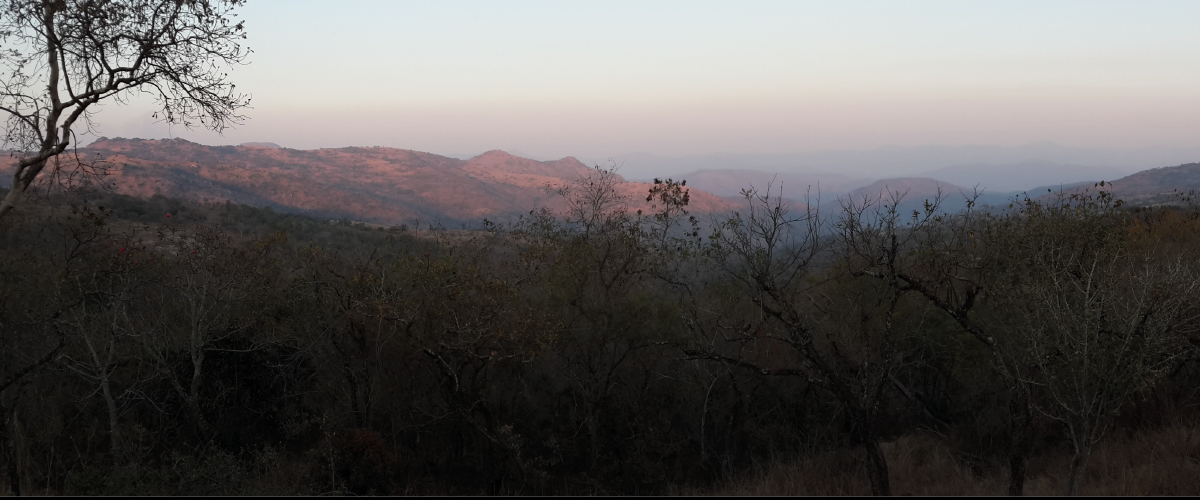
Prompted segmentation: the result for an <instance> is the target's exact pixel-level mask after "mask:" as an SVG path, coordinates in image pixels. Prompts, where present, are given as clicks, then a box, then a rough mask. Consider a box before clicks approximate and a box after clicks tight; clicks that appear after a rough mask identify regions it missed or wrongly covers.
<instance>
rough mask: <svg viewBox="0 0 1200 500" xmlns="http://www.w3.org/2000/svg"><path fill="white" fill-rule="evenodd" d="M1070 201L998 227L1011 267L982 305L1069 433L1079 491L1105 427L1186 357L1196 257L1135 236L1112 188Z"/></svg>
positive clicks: (1071, 490) (1042, 406) (1006, 265)
mask: <svg viewBox="0 0 1200 500" xmlns="http://www.w3.org/2000/svg"><path fill="white" fill-rule="evenodd" d="M1064 201H1065V203H1059V204H1045V205H1044V204H1042V203H1039V202H1037V201H1032V200H1027V201H1026V203H1025V206H1024V207H1023V209H1022V211H1021V212H1020V213H1019V214H1015V215H1013V216H1010V217H1008V218H1006V219H1005V220H1002V221H999V223H997V224H995V225H994V226H993V227H992V228H991V231H989V234H988V235H987V236H988V237H989V239H991V240H992V244H993V245H998V246H1002V248H1003V251H1002V252H999V253H998V255H1000V256H1004V260H1005V262H1003V263H1002V264H1003V265H1002V266H1000V267H1002V268H1003V269H1006V270H1008V271H1007V273H1006V274H1007V276H1006V278H1007V279H1003V280H993V284H992V287H991V290H990V293H989V294H988V295H987V296H985V297H984V300H985V301H986V302H990V305H991V307H992V309H993V310H994V311H995V314H996V315H997V316H998V317H997V318H996V319H993V323H995V324H998V325H1003V327H1004V328H1005V329H1006V330H1008V332H1009V337H1010V338H1009V339H1008V343H1010V344H1012V347H1011V348H1010V351H1011V356H1012V358H1013V359H1014V361H1015V362H1014V363H1013V366H1014V367H1016V369H1017V370H1018V371H1019V373H1020V376H1021V377H1022V378H1023V379H1025V380H1028V381H1029V384H1030V385H1032V386H1033V387H1035V388H1036V389H1037V390H1036V395H1037V396H1038V397H1037V398H1035V399H1034V400H1033V405H1034V408H1036V409H1037V410H1038V412H1039V413H1041V414H1044V415H1046V416H1047V417H1049V418H1051V419H1053V420H1056V421H1058V422H1061V423H1062V424H1063V425H1064V426H1065V427H1066V430H1067V436H1068V438H1069V440H1070V444H1071V447H1072V452H1073V457H1072V460H1071V466H1070V471H1069V473H1068V477H1067V488H1066V494H1068V495H1074V494H1076V493H1077V491H1078V485H1079V481H1080V479H1081V478H1082V476H1083V472H1084V470H1085V469H1086V467H1087V462H1088V458H1089V457H1090V455H1091V451H1092V447H1093V445H1094V444H1095V443H1096V442H1098V441H1099V440H1100V439H1101V438H1103V437H1104V434H1105V432H1106V430H1107V428H1108V421H1109V419H1110V418H1111V417H1112V416H1114V415H1116V414H1117V412H1118V411H1119V410H1120V408H1121V405H1123V404H1124V403H1125V402H1126V401H1128V400H1129V399H1130V398H1131V397H1132V396H1133V395H1134V394H1136V393H1137V392H1138V391H1140V390H1142V389H1145V388H1147V387H1150V386H1152V385H1153V384H1154V383H1155V382H1157V381H1158V380H1159V379H1160V378H1162V377H1164V376H1165V375H1166V374H1167V373H1169V371H1170V370H1171V369H1172V368H1173V367H1174V365H1175V364H1176V362H1177V361H1178V360H1179V359H1181V358H1182V357H1183V356H1185V355H1186V354H1187V352H1188V343H1187V337H1188V336H1189V334H1191V333H1193V332H1194V331H1195V325H1196V321H1197V318H1196V316H1195V309H1194V306H1193V305H1192V301H1193V300H1194V299H1193V297H1195V294H1196V290H1197V282H1196V277H1195V274H1194V268H1193V264H1192V263H1191V261H1190V259H1187V258H1185V256H1184V255H1181V254H1180V253H1178V252H1175V251H1172V250H1171V249H1168V248H1160V247H1162V245H1160V244H1158V243H1156V242H1153V241H1147V242H1137V241H1135V240H1134V239H1133V238H1131V237H1130V231H1129V230H1128V229H1127V227H1128V224H1127V223H1126V220H1125V218H1124V214H1123V213H1122V212H1119V211H1117V210H1116V208H1117V207H1118V206H1119V202H1115V203H1114V201H1113V199H1112V194H1111V193H1110V192H1103V191H1102V192H1100V193H1098V194H1097V195H1096V196H1095V197H1091V196H1080V195H1072V196H1071V197H1070V198H1069V199H1067V200H1064ZM1072 202H1073V203H1072Z"/></svg>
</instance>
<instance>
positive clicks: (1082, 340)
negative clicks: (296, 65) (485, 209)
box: [0, 171, 1200, 494]
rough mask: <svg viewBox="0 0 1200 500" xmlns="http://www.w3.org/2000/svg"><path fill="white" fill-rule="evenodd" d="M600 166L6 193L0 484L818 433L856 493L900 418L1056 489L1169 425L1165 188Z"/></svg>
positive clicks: (335, 486) (632, 471)
mask: <svg viewBox="0 0 1200 500" xmlns="http://www.w3.org/2000/svg"><path fill="white" fill-rule="evenodd" d="M614 182H617V178H615V177H614V176H613V175H612V174H611V172H604V171H597V172H596V173H595V175H594V176H593V177H592V178H590V179H585V180H582V181H581V182H579V183H578V184H576V185H574V186H569V187H567V188H564V189H561V190H560V192H559V194H560V195H561V196H562V197H563V198H564V201H565V202H566V203H565V206H567V207H568V210H567V211H566V212H564V213H558V214H555V213H550V212H548V211H544V210H543V211H534V212H531V213H530V214H529V216H527V217H525V218H524V219H522V220H521V221H520V222H518V223H516V224H513V225H511V226H503V227H501V226H498V225H495V224H488V225H487V227H488V230H486V231H476V232H468V231H447V230H432V229H431V230H417V229H412V230H410V229H409V228H406V227H394V228H378V227H367V226H365V225H361V224H354V223H350V222H347V221H329V220H316V219H311V218H306V217H303V216H297V215H289V214H283V213H278V212H274V211H271V210H269V209H258V208H253V207H247V206H240V205H233V204H228V203H224V204H210V205H205V204H197V203H190V202H184V201H181V200H174V199H167V198H162V197H155V198H150V199H137V198H131V197H126V196H120V195H112V194H105V193H67V194H63V195H55V196H51V197H46V198H43V199H42V201H40V202H38V203H31V204H29V205H28V206H27V207H23V208H22V209H21V211H20V212H19V213H17V214H15V216H13V217H9V218H6V219H5V220H4V221H3V225H2V226H0V245H2V248H0V259H2V264H0V367H2V368H0V380H2V382H3V385H2V386H0V411H2V413H3V426H2V428H0V432H2V433H3V434H2V435H0V443H2V444H3V448H2V449H0V455H2V456H0V463H3V464H4V469H3V476H4V477H5V481H4V482H3V484H4V486H2V487H0V491H9V492H13V493H17V492H21V493H47V494H55V493H84V494H139V493H146V494H149V493H158V494H209V493H221V494H232V493H253V494H266V493H308V494H323V493H339V492H341V493H352V494H389V493H390V494H406V493H407V494H439V493H459V494H478V493H485V494H515V493H553V494H595V493H624V494H634V493H666V492H678V491H681V490H680V488H684V489H685V490H684V491H699V490H695V488H708V487H711V486H712V485H714V484H717V483H725V482H727V481H730V480H732V479H735V478H741V477H743V473H745V472H748V471H753V470H762V469H763V467H762V466H761V464H763V463H776V464H781V463H804V464H816V463H825V462H820V461H819V460H832V461H833V462H837V463H842V462H846V463H847V464H851V465H847V466H845V467H841V466H839V467H841V468H842V469H846V470H845V471H840V472H839V474H841V475H839V476H838V477H839V478H840V479H838V480H839V481H841V480H847V481H851V482H855V481H857V483H854V484H855V486H853V487H846V488H844V489H845V491H847V492H867V491H871V492H874V493H889V492H891V491H892V490H893V489H894V488H893V484H892V481H890V480H889V478H890V477H892V476H891V474H892V473H891V472H889V471H890V469H889V467H894V466H895V462H896V460H899V459H901V458H898V457H900V456H901V455H898V454H897V453H898V451H897V448H895V447H894V446H895V445H893V444H892V443H893V442H896V440H897V439H898V438H900V439H901V440H902V441H901V442H903V443H922V444H921V445H920V446H919V447H917V448H920V449H926V448H929V449H941V448H939V447H947V448H948V449H951V450H952V451H951V452H949V453H950V454H949V455H947V456H946V457H942V456H940V455H939V456H938V458H937V460H933V461H931V462H930V463H938V464H942V463H943V462H945V461H946V460H951V461H954V460H958V462H955V463H958V464H959V465H961V466H962V467H967V468H968V469H969V470H973V471H976V472H977V473H978V474H993V475H994V476H995V478H996V479H995V481H994V482H995V483H996V485H997V486H996V487H997V488H1000V487H1001V486H998V485H999V484H1001V483H1003V484H1004V485H1005V487H1007V488H1008V490H1009V491H1011V492H1017V493H1019V492H1021V491H1023V490H1024V488H1025V487H1024V481H1025V477H1026V476H1027V475H1039V476H1040V475H1044V474H1052V475H1055V477H1059V478H1065V479H1062V480H1061V481H1059V482H1056V483H1055V484H1056V485H1061V488H1062V490H1064V491H1065V490H1069V491H1071V492H1074V491H1077V490H1079V491H1085V492H1086V491H1093V490H1089V489H1087V488H1088V486H1087V481H1088V477H1090V476H1089V475H1088V473H1087V470H1088V469H1087V465H1088V463H1089V462H1088V457H1089V456H1091V455H1092V450H1093V449H1094V448H1095V447H1096V446H1097V443H1102V442H1105V443H1106V442H1109V441H1110V437H1109V436H1112V435H1114V432H1113V431H1112V429H1120V430H1122V431H1121V432H1118V433H1117V434H1116V435H1118V436H1119V439H1120V440H1125V441H1121V442H1126V441H1128V440H1130V439H1134V438H1131V437H1129V436H1136V435H1137V434H1130V433H1131V432H1137V431H1144V430H1146V429H1149V428H1152V427H1153V428H1164V427H1169V426H1175V427H1171V428H1178V427H1179V426H1184V427H1188V426H1193V425H1194V424H1195V415H1194V414H1193V412H1192V410H1191V408H1192V406H1189V404H1188V402H1187V398H1189V397H1190V394H1191V393H1190V391H1189V390H1185V389H1186V388H1194V387H1195V384H1196V383H1197V382H1200V381H1198V380H1197V379H1196V377H1197V376H1200V373H1197V370H1196V369H1195V368H1194V364H1195V356H1194V346H1195V345H1196V341H1197V340H1198V338H1197V331H1198V330H1200V302H1198V301H1197V298H1196V297H1197V296H1200V294H1197V293H1195V292H1196V290H1195V287H1196V286H1197V285H1196V283H1197V278H1198V276H1197V271H1198V270H1197V268H1196V262H1197V260H1196V257H1197V256H1198V251H1200V238H1198V236H1200V218H1198V217H1197V214H1196V212H1195V211H1192V210H1187V209H1169V208H1168V209H1153V210H1149V209H1143V210H1126V209H1125V208H1124V207H1121V206H1120V205H1119V203H1117V202H1116V200H1113V199H1112V198H1111V196H1108V195H1107V194H1105V193H1103V192H1101V193H1100V194H1099V195H1095V196H1075V197H1061V198H1058V199H1049V200H1017V203H1015V204H1014V205H1013V207H1012V208H1010V209H1006V210H995V211H989V210H983V209H981V208H977V207H971V208H970V209H968V210H966V211H963V212H959V213H953V214H946V213H942V212H940V211H939V210H938V207H937V200H931V202H930V204H929V205H928V207H927V210H925V211H924V212H917V213H913V214H901V213H897V212H896V209H895V207H896V206H897V205H899V203H898V201H899V200H895V199H890V200H889V199H883V200H875V201H874V202H873V203H866V204H861V203H860V204H857V205H849V206H847V207H845V210H843V211H842V213H840V214H836V215H834V216H825V217H818V216H817V214H816V213H815V212H808V211H794V210H789V209H788V207H787V206H786V205H785V204H784V203H783V202H782V200H781V199H780V198H778V197H777V193H776V194H775V195H772V194H771V193H754V192H750V193H747V197H746V209H745V210H743V211H740V212H738V213H736V214H730V215H728V216H724V217H718V218H715V219H713V220H710V221H702V220H697V219H696V218H693V217H692V216H691V215H690V214H688V213H687V210H686V209H687V201H688V196H687V194H686V188H684V187H683V185H682V184H678V183H675V182H672V181H666V182H659V183H657V184H656V185H655V188H654V189H653V190H652V191H651V192H650V193H647V194H648V201H652V202H653V203H654V205H655V208H654V212H653V213H640V212H639V213H631V212H628V211H626V210H625V209H624V208H623V207H624V206H625V204H624V200H621V199H620V198H619V196H617V195H616V192H617V191H616V190H615V189H613V183H614ZM929 435H938V436H940V439H941V441H940V442H939V443H938V444H929V443H928V442H927V440H928V437H926V436H929ZM913 436H922V437H919V438H918V437H913ZM1111 439H1117V438H1111ZM923 440H925V441H923ZM905 446H908V445H905ZM914 446H915V445H914ZM922 447H924V448H922ZM905 449H906V450H907V449H908V448H905ZM913 449H916V448H913ZM1101 449H1102V450H1108V448H1101ZM906 453H908V452H906ZM913 453H916V452H913ZM922 453H924V452H922ZM1103 453H1104V455H1103V457H1106V458H1103V460H1102V462H1101V466H1103V467H1108V468H1111V467H1112V465H1111V464H1112V461H1111V459H1110V458H1107V457H1110V455H1111V453H1110V452H1109V451H1103ZM903 456H908V455H903ZM1098 456H1099V455H1098ZM820 457H827V458H820ZM829 457H833V458H829ZM947 457H949V458H947ZM955 457H957V458H955ZM1044 457H1059V458H1063V457H1065V458H1063V459H1062V460H1059V459H1058V458H1055V459H1053V460H1050V459H1044ZM803 460H810V461H808V462H802V461H803ZM812 460H818V461H816V462H814V461H812ZM931 460H932V459H931ZM833 462H830V463H833ZM947 463H949V462H947ZM843 465H845V464H843ZM911 465H912V464H908V463H905V464H902V467H910V466H911ZM941 466H942V465H939V467H941ZM948 466H949V465H947V467H948ZM805 467H807V465H806V466H805ZM968 469H963V470H968ZM771 470H775V469H771ZM851 470H852V471H854V475H853V478H850V476H845V477H843V475H844V474H843V473H846V471H851ZM904 470H909V469H904ZM1106 470H1107V469H1106ZM989 471H991V472H989ZM1027 471H1028V472H1027ZM771 474H775V472H772V473H771ZM954 477H959V476H954ZM963 477H966V476H963ZM847 478H850V479H847ZM1081 482H1082V484H1083V486H1082V489H1080V488H1081V487H1080V486H1079V484H1080V483H1081ZM839 484H840V483H839ZM902 484H907V483H902ZM989 484H991V483H989ZM1038 484H1039V485H1040V484H1042V483H1038ZM904 487H905V488H907V486H904ZM831 488H834V489H829V490H821V489H813V490H811V491H835V490H836V491H842V490H841V489H837V488H842V487H841V486H837V487H836V488H835V487H832V486H831ZM906 491H907V490H906ZM930 491H933V490H930ZM972 491H973V490H972ZM989 491H990V492H992V493H998V492H999V491H991V490H989ZM1038 491H1042V487H1041V486H1038Z"/></svg>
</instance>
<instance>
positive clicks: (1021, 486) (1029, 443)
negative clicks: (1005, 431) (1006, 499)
mask: <svg viewBox="0 0 1200 500" xmlns="http://www.w3.org/2000/svg"><path fill="white" fill-rule="evenodd" d="M1010 410H1011V414H1012V421H1011V425H1012V428H1011V429H1010V430H1009V435H1010V436H1011V439H1012V442H1011V444H1010V448H1009V452H1008V494H1009V495H1010V496H1015V497H1019V496H1023V495H1025V466H1026V464H1028V462H1029V452H1030V451H1031V449H1032V448H1033V436H1032V428H1031V427H1032V425H1033V414H1032V412H1030V411H1029V404H1028V402H1027V400H1026V399H1025V398H1024V397H1018V398H1017V399H1015V400H1014V402H1012V403H1011V406H1010Z"/></svg>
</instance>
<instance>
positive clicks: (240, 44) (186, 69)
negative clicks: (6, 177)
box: [0, 0, 250, 217]
mask: <svg viewBox="0 0 1200 500" xmlns="http://www.w3.org/2000/svg"><path fill="white" fill-rule="evenodd" d="M244 4H245V1H244V0H3V3H0V61H2V64H3V65H4V69H3V73H0V109H2V110H3V111H4V112H5V114H6V115H7V116H6V118H7V120H6V122H5V124H4V142H5V146H6V147H7V148H10V149H13V150H15V151H18V152H19V153H18V154H19V155H20V158H19V161H18V162H17V164H16V166H15V169H14V172H13V182H12V189H11V190H10V191H9V193H8V195H7V196H5V198H4V199H3V201H0V217H2V216H4V215H5V214H7V213H8V212H9V211H11V210H12V208H13V206H14V205H15V204H16V203H17V201H18V200H19V199H20V196H21V194H22V193H23V192H24V191H25V190H26V189H28V187H29V186H30V185H31V184H32V183H33V181H34V180H35V179H37V177H38V175H39V174H40V173H41V172H42V170H43V169H44V168H45V167H46V165H47V164H48V163H52V162H54V161H55V160H56V157H57V156H58V155H60V154H62V153H63V152H64V151H66V150H67V148H68V147H69V146H70V144H71V141H72V138H73V137H74V134H75V133H76V132H77V131H79V130H80V129H81V128H82V129H83V130H85V131H86V130H87V129H89V128H90V126H91V122H90V119H91V114H92V113H93V112H95V108H94V107H93V105H95V104H97V103H99V102H101V101H105V100H108V101H116V102H125V101H126V100H127V99H129V98H130V97H132V96H133V95H135V93H146V94H150V95H151V96H153V98H154V99H155V101H156V103H157V106H158V108H159V112H158V113H156V115H155V116H156V117H157V118H159V119H161V120H163V121H166V122H167V123H172V124H180V125H183V126H185V127H188V128H191V127H194V126H197V125H199V126H203V127H205V128H209V129H212V130H215V131H218V132H220V131H222V130H224V129H225V127H227V126H229V125H231V124H236V123H238V121H239V120H240V119H241V118H243V117H242V116H241V115H240V114H239V112H240V111H241V110H242V109H243V108H246V107H247V106H248V104H249V102H250V98H249V96H247V95H245V94H240V93H238V92H237V90H236V88H235V85H234V84H233V83H232V82H231V81H230V80H229V75H228V73H226V72H225V70H226V69H227V68H229V67H231V66H233V65H237V64H241V63H243V62H244V61H245V60H246V58H247V56H248V55H249V54H250V50H249V49H248V48H247V47H246V46H245V45H244V40H245V38H246V35H245V29H244V26H243V23H242V22H241V21H238V20H236V14H235V13H234V10H235V9H236V8H238V7H241V6H242V5H244Z"/></svg>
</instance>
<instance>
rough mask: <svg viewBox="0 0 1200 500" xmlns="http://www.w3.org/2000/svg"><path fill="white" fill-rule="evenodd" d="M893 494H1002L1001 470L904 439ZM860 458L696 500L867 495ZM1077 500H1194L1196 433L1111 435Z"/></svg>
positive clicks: (1045, 459) (1043, 470)
mask: <svg viewBox="0 0 1200 500" xmlns="http://www.w3.org/2000/svg"><path fill="white" fill-rule="evenodd" d="M886 453H887V457H888V465H889V466H890V468H891V470H890V472H891V474H890V475H891V483H892V492H893V493H894V494H896V495H1002V494H1004V493H1005V492H1006V488H1007V470H1006V469H1005V468H1003V467H1000V466H999V465H998V464H997V463H995V462H988V461H985V460H981V459H978V458H975V457H971V456H969V455H965V454H962V453H957V452H955V451H954V450H952V449H951V448H950V447H949V446H948V445H947V444H946V443H945V442H944V440H942V438H940V437H938V436H936V435H928V434H921V435H910V436H904V437H902V438H900V439H898V440H896V442H895V443H893V444H891V445H889V446H887V447H886ZM1069 459H1070V457H1069V456H1068V455H1067V454H1066V453H1063V452H1056V453H1053V454H1048V455H1044V456H1039V457H1035V458H1034V459H1033V460H1032V461H1031V462H1030V464H1029V471H1030V476H1029V477H1028V478H1027V480H1026V484H1025V493H1026V494H1027V495H1060V494H1062V493H1063V492H1064V489H1065V484H1064V480H1065V479H1066V473H1067V463H1068V461H1069ZM864 467H865V464H864V461H863V460H862V457H861V454H860V453H856V452H849V451H845V452H836V453H830V454H826V455H821V456H817V457H812V458H808V459H802V460H798V461H795V462H792V463H774V464H768V465H765V466H762V467H759V468H758V469H757V470H755V471H753V472H751V473H750V474H748V475H747V477H745V478H744V479H741V480H734V481H731V482H729V483H726V484H724V485H719V486H717V487H716V488H713V489H711V490H705V491H687V492H681V493H686V494H700V495H706V494H707V495H734V496H742V495H868V494H870V492H871V491H870V486H869V485H868V483H867V478H866V474H865V470H864ZM1080 490H1081V491H1080V493H1081V494H1084V495H1139V496H1140V495H1180V496H1183V495H1189V496H1194V495H1200V429H1196V428H1191V427H1170V428H1165V429H1161V430H1156V431H1145V432H1140V433H1136V434H1131V435H1124V436H1114V437H1112V438H1110V439H1109V440H1107V441H1106V442H1104V443H1102V444H1101V445H1099V446H1097V448H1096V450H1095V452H1094V453H1093V455H1092V460H1091V462H1090V465H1089V467H1088V470H1087V472H1086V475H1085V478H1084V482H1083V484H1082V485H1081V488H1080Z"/></svg>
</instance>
